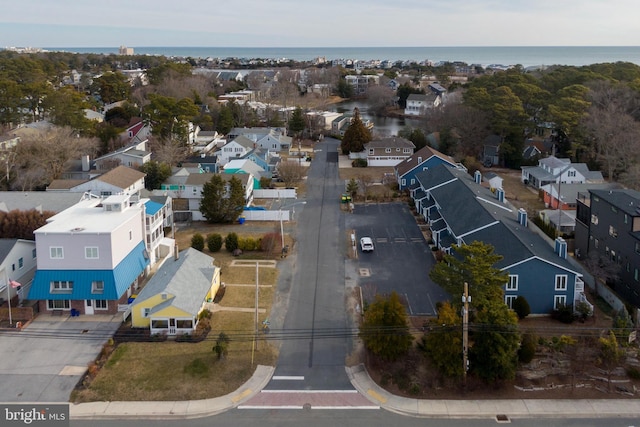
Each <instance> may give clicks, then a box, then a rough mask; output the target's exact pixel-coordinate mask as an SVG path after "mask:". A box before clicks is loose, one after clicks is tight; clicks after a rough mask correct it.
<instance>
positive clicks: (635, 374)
mask: <svg viewBox="0 0 640 427" xmlns="http://www.w3.org/2000/svg"><path fill="white" fill-rule="evenodd" d="M627 376H628V377H629V378H631V379H632V380H640V369H638V368H636V367H635V366H630V367H628V368H627Z"/></svg>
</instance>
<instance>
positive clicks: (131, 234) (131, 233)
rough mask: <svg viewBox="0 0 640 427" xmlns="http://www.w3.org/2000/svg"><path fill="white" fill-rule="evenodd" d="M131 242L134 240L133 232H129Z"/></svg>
mask: <svg viewBox="0 0 640 427" xmlns="http://www.w3.org/2000/svg"><path fill="white" fill-rule="evenodd" d="M129 240H133V232H132V231H131V230H129Z"/></svg>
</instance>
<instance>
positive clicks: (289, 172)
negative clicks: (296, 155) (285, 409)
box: [278, 160, 306, 187]
mask: <svg viewBox="0 0 640 427" xmlns="http://www.w3.org/2000/svg"><path fill="white" fill-rule="evenodd" d="M305 169H306V168H305V167H304V166H302V165H301V164H300V162H298V161H296V160H288V161H287V160H283V161H281V162H280V163H279V164H278V176H279V177H280V179H282V182H284V185H285V186H287V187H291V186H293V185H295V184H297V183H299V182H300V181H302V178H303V177H304V174H305Z"/></svg>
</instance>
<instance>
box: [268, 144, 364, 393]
mask: <svg viewBox="0 0 640 427" xmlns="http://www.w3.org/2000/svg"><path fill="white" fill-rule="evenodd" d="M316 150H317V151H316V155H315V157H314V160H313V162H312V163H311V167H310V169H309V173H308V178H307V194H306V199H305V200H306V202H307V203H306V205H304V206H301V209H300V207H299V208H298V209H297V212H296V215H297V222H298V225H297V232H296V233H297V234H296V239H297V251H296V255H295V260H292V261H291V262H294V263H295V265H294V266H293V268H292V270H293V271H292V272H293V279H292V280H291V282H290V283H288V284H287V285H288V286H290V289H289V291H290V296H289V298H290V299H289V303H288V311H287V314H286V317H285V319H284V323H283V326H282V331H277V330H273V328H272V333H273V334H274V335H275V334H278V333H279V334H281V335H284V336H287V335H288V336H289V337H290V338H288V339H287V338H285V339H284V340H283V341H282V346H281V351H280V358H279V360H278V363H277V367H276V371H275V374H274V379H273V380H272V381H271V382H270V383H269V384H268V386H267V389H271V390H298V389H306V390H346V389H349V390H352V389H353V387H352V386H351V383H350V382H349V379H348V378H347V375H346V373H345V369H344V366H345V357H346V354H347V350H348V348H349V346H350V331H349V330H348V327H347V319H346V314H345V309H344V305H345V304H344V301H345V296H344V261H343V260H344V242H343V240H342V238H341V236H343V235H344V225H343V224H344V221H343V215H342V214H341V211H340V204H339V196H340V194H341V193H342V191H343V184H342V182H341V181H340V180H339V179H338V152H337V150H338V141H337V140H335V139H331V138H326V139H325V140H324V142H322V143H320V144H318V145H317V146H316ZM276 316H277V313H276Z"/></svg>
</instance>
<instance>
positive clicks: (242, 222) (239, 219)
mask: <svg viewBox="0 0 640 427" xmlns="http://www.w3.org/2000/svg"><path fill="white" fill-rule="evenodd" d="M244 221H245V217H243V216H241V217H240V218H238V223H240V224H244Z"/></svg>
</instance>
